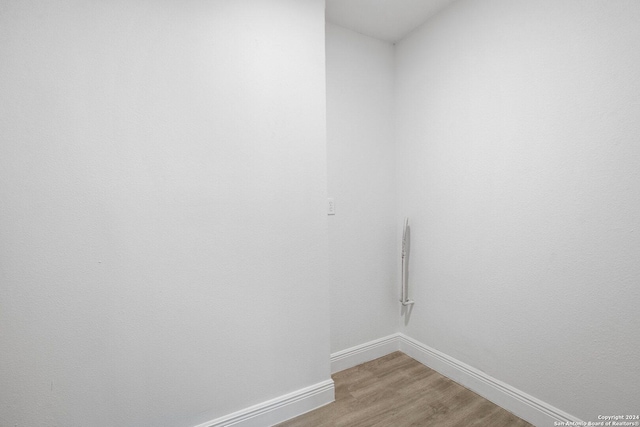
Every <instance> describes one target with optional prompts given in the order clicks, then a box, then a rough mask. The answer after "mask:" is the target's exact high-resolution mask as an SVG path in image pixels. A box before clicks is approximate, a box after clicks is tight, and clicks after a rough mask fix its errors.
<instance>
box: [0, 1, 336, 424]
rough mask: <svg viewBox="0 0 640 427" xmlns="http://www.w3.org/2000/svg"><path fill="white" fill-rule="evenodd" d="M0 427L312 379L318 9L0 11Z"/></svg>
mask: <svg viewBox="0 0 640 427" xmlns="http://www.w3.org/2000/svg"><path fill="white" fill-rule="evenodd" d="M0 57H1V58H2V60H1V61H0V99H2V102H1V103H0V200H1V203H0V384H2V387H1V389H2V390H1V391H0V425H7V426H8V425H11V426H14V425H15V426H33V425H60V426H86V425H91V426H113V425H118V426H142V425H154V426H190V425H194V424H197V423H200V422H204V421H207V420H210V419H212V418H215V417H218V416H222V415H225V414H227V413H230V412H232V411H235V410H239V409H243V408H246V407H248V406H250V405H253V404H256V403H258V402H263V401H265V400H267V399H271V398H274V397H277V396H280V395H283V394H285V393H288V392H291V391H294V390H298V389H301V388H303V387H307V386H310V385H312V384H315V383H318V382H320V381H324V380H327V379H328V378H329V291H328V276H327V273H326V271H327V268H328V267H327V265H328V264H327V222H326V221H327V219H326V197H327V195H326V143H325V72H324V69H325V66H324V65H325V64H324V2H323V1H321V0H305V1H300V0H268V1H265V0H250V1H243V2H238V1H231V0H227V1H212V2H211V1H190V2H183V1H172V0H169V1H163V2H157V1H136V2H129V1H116V2H93V1H75V2H48V1H36V2H9V3H7V2H4V3H3V5H2V6H0Z"/></svg>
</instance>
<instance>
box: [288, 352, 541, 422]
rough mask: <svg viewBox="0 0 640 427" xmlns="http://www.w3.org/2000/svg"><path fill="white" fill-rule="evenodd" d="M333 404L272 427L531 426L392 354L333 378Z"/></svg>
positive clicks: (438, 375)
mask: <svg viewBox="0 0 640 427" xmlns="http://www.w3.org/2000/svg"><path fill="white" fill-rule="evenodd" d="M333 380H334V382H335V387H336V396H335V397H336V401H335V402H333V403H331V404H329V405H326V406H323V407H322V408H319V409H316V410H315V411H311V412H309V413H307V414H304V415H301V416H299V417H297V418H294V419H292V420H289V421H285V422H284V423H281V424H278V427H338V426H344V427H389V426H392V427H408V426H430V427H454V426H456V427H471V426H491V427H507V426H508V427H511V426H515V427H526V426H531V424H529V423H527V422H526V421H524V420H522V419H520V418H518V417H516V416H515V415H513V414H511V413H509V412H507V411H506V410H504V409H502V408H501V407H499V406H497V405H495V404H493V403H491V402H489V401H488V400H486V399H484V398H483V397H481V396H479V395H477V394H476V393H474V392H472V391H470V390H468V389H466V388H464V387H462V386H461V385H459V384H457V383H455V382H454V381H452V380H450V379H448V378H446V377H444V376H442V375H440V374H439V373H437V372H436V371H434V370H433V369H430V368H427V367H426V366H424V365H423V364H421V363H419V362H417V361H415V360H414V359H412V358H410V357H409V356H407V355H405V354H403V353H400V352H395V353H391V354H389V355H387V356H384V357H381V358H380V359H376V360H373V361H371V362H367V363H364V364H362V365H359V366H356V367H354V368H351V369H346V370H344V371H342V372H338V373H336V374H334V375H333Z"/></svg>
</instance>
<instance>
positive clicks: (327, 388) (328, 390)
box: [195, 380, 334, 427]
mask: <svg viewBox="0 0 640 427" xmlns="http://www.w3.org/2000/svg"><path fill="white" fill-rule="evenodd" d="M333 401H334V384H333V380H327V381H323V382H320V383H318V384H315V385H312V386H310V387H306V388H303V389H300V390H297V391H294V392H292V393H289V394H285V395H284V396H280V397H277V398H275V399H271V400H268V401H266V402H263V403H259V404H257V405H254V406H251V407H249V408H246V409H243V410H240V411H238V412H234V413H232V414H229V415H225V416H224V417H221V418H217V419H215V420H211V421H208V422H206V423H202V424H199V425H197V426H195V427H227V426H234V427H265V426H273V425H275V424H278V423H281V422H283V421H286V420H289V419H291V418H294V417H297V416H298V415H302V414H305V413H307V412H309V411H313V410H314V409H317V408H320V407H321V406H324V405H327V404H329V403H331V402H333Z"/></svg>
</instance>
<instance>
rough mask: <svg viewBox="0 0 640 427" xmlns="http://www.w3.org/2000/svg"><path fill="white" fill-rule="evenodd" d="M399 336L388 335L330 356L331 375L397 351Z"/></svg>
mask: <svg viewBox="0 0 640 427" xmlns="http://www.w3.org/2000/svg"><path fill="white" fill-rule="evenodd" d="M398 339H399V334H393V335H388V336H386V337H382V338H378V339H377V340H373V341H369V342H367V343H364V344H360V345H357V346H355V347H351V348H348V349H346V350H342V351H338V352H336V353H333V354H332V355H331V373H332V374H335V373H336V372H340V371H344V370H345V369H349V368H353V367H354V366H357V365H360V364H362V363H365V362H369V361H370V360H373V359H377V358H379V357H382V356H386V355H387V354H389V353H393V352H394V351H398V350H399V349H400V348H399V341H398Z"/></svg>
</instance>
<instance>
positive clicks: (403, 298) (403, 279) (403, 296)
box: [400, 218, 413, 306]
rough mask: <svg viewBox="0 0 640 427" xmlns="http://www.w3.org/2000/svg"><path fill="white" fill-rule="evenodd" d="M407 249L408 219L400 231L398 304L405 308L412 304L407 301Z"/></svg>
mask: <svg viewBox="0 0 640 427" xmlns="http://www.w3.org/2000/svg"><path fill="white" fill-rule="evenodd" d="M408 247H409V218H405V219H404V227H403V229H402V273H401V274H400V302H401V303H402V305H404V306H407V305H411V304H413V301H412V300H410V299H409V288H408V283H407V274H406V272H407V261H408V259H407V250H408Z"/></svg>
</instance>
